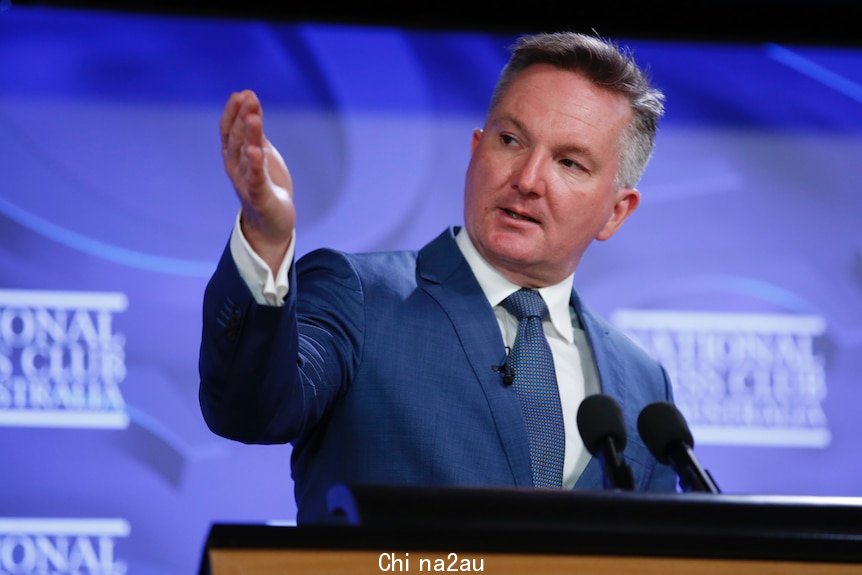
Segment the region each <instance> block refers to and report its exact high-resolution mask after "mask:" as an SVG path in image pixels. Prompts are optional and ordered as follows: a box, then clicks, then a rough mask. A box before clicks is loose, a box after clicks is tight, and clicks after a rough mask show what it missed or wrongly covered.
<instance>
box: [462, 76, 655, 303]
mask: <svg viewBox="0 0 862 575" xmlns="http://www.w3.org/2000/svg"><path fill="white" fill-rule="evenodd" d="M630 117H631V111H630V109H629V106H628V102H627V101H626V99H625V98H624V97H623V96H619V95H615V94H612V93H610V92H608V91H605V90H603V89H601V88H598V87H596V86H594V85H593V84H591V83H590V82H589V81H587V80H585V79H584V78H583V77H581V76H580V75H578V74H575V73H573V72H569V71H564V70H559V69H557V68H555V67H553V66H550V65H547V64H537V65H533V66H531V67H529V68H527V69H525V70H523V71H522V72H521V74H520V75H519V76H518V77H517V78H516V79H515V80H514V81H513V82H512V84H511V85H510V86H509V89H508V90H507V91H506V93H505V94H504V96H503V98H502V99H501V100H500V102H499V103H498V105H497V106H496V107H495V108H494V109H492V110H491V111H490V113H489V116H488V119H487V122H486V124H485V129H484V131H481V130H476V131H475V132H474V134H473V142H472V155H471V157H470V165H469V167H468V168H467V178H466V186H465V196H464V221H465V225H466V228H467V232H468V233H469V234H470V238H471V239H472V240H473V243H474V244H475V245H476V248H477V249H478V250H479V253H480V254H482V256H483V257H484V258H485V259H486V260H487V261H488V262H489V263H490V264H491V265H492V266H494V267H495V268H496V269H497V270H499V271H500V272H501V273H502V274H503V275H504V276H506V277H507V278H508V279H509V280H511V281H513V282H514V283H517V284H519V285H525V286H530V287H542V286H545V285H550V284H553V283H557V282H559V281H562V280H563V279H564V278H565V277H566V276H568V275H569V274H571V273H572V272H573V271H574V270H575V267H576V266H577V264H578V262H579V261H580V259H581V256H582V255H583V253H584V251H585V250H586V249H587V246H588V245H589V244H590V243H591V242H592V240H593V239H599V240H605V239H608V238H610V237H611V236H612V235H613V234H614V232H616V230H617V229H618V228H619V227H620V225H622V222H623V221H624V220H625V219H626V217H628V215H629V214H630V213H631V212H632V211H633V210H634V209H635V208H636V207H637V204H638V201H639V199H640V196H639V194H638V192H637V190H634V189H631V188H622V189H615V187H614V178H615V176H616V172H617V165H618V143H619V140H620V135H621V134H622V132H623V129H624V128H625V126H626V124H627V122H628V121H629V119H630Z"/></svg>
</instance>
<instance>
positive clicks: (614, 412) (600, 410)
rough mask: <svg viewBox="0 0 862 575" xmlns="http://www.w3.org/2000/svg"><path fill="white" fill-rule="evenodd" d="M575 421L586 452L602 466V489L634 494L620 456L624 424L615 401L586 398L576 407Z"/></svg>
mask: <svg viewBox="0 0 862 575" xmlns="http://www.w3.org/2000/svg"><path fill="white" fill-rule="evenodd" d="M577 420H578V431H580V432H581V439H583V440H584V445H585V446H586V448H587V451H589V452H590V453H591V454H592V455H595V456H597V457H598V458H599V460H600V461H601V462H602V470H603V471H604V483H605V487H606V488H609V489H626V490H633V489H634V488H635V481H634V476H633V475H632V470H631V468H630V467H629V466H628V464H627V463H626V462H625V460H624V459H623V456H622V453H623V449H625V447H626V439H627V437H626V424H625V419H624V418H623V411H622V409H620V405H619V404H618V403H617V401H616V400H615V399H614V398H613V397H611V396H609V395H604V394H601V393H599V394H595V395H588V396H587V397H586V398H585V399H584V400H583V401H582V402H581V405H580V407H578V418H577Z"/></svg>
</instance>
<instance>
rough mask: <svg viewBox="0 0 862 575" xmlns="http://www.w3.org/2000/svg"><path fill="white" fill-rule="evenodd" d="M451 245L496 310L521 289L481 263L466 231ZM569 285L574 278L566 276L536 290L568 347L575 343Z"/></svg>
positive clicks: (460, 233) (485, 262)
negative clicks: (465, 261)
mask: <svg viewBox="0 0 862 575" xmlns="http://www.w3.org/2000/svg"><path fill="white" fill-rule="evenodd" d="M455 242H456V243H457V244H458V248H459V249H460V250H461V253H462V254H463V255H464V259H466V260H467V264H468V265H469V266H470V269H471V270H472V271H473V275H474V276H476V280H477V281H478V282H479V286H480V287H481V288H482V291H483V292H484V293H485V297H486V298H488V301H489V302H490V303H491V305H492V306H494V307H496V306H498V305H499V304H500V302H502V301H503V300H504V299H506V298H507V297H509V296H510V295H512V294H513V293H515V292H516V291H518V290H519V289H521V286H519V285H517V284H514V283H512V282H510V281H509V280H507V279H506V278H505V277H503V275H502V274H501V273H500V272H498V271H497V270H496V269H494V268H493V267H492V266H491V264H489V263H488V262H487V261H485V259H484V258H483V257H482V256H481V254H479V251H478V250H477V249H476V246H474V245H473V242H472V241H471V240H470V236H469V234H467V230H466V228H463V227H462V228H461V229H460V230H458V233H457V234H456V236H455ZM573 282H574V274H572V275H570V276H568V277H567V278H566V279H564V280H563V281H561V282H560V283H558V284H554V285H551V286H547V287H543V288H539V290H538V291H539V293H540V294H542V299H544V300H545V304H547V306H548V313H549V315H550V318H551V324H552V325H553V326H554V329H555V330H556V331H557V332H558V333H559V334H560V336H562V337H563V339H565V340H566V341H567V342H569V343H574V341H575V335H574V332H573V328H572V314H571V311H570V310H569V301H570V300H571V297H572V285H573Z"/></svg>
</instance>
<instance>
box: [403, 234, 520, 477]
mask: <svg viewBox="0 0 862 575" xmlns="http://www.w3.org/2000/svg"><path fill="white" fill-rule="evenodd" d="M455 231H456V229H455V228H449V229H448V230H446V231H445V232H444V233H442V234H441V235H440V236H438V237H437V238H436V239H435V240H434V241H432V242H431V243H429V244H428V245H427V246H425V247H424V248H423V249H422V250H421V251H420V252H419V261H418V273H419V276H420V280H421V281H420V285H421V287H422V289H424V290H425V291H426V292H427V293H428V294H429V295H430V296H431V297H432V298H434V299H435V300H436V301H437V302H438V303H439V304H440V307H441V308H442V309H443V311H444V312H445V313H446V314H447V315H448V316H449V320H450V321H451V322H452V325H453V327H454V328H455V332H456V333H457V334H458V338H459V339H460V342H461V346H462V347H463V349H464V352H465V353H466V355H467V358H468V360H469V362H470V365H471V366H472V368H473V372H474V374H475V376H476V379H477V380H478V382H479V385H481V387H482V391H483V392H484V394H485V398H486V399H487V401H488V407H489V408H490V410H491V414H492V416H493V418H494V422H495V424H496V426H497V433H498V434H499V436H500V439H501V442H502V444H503V449H504V451H505V452H506V456H507V458H508V461H509V467H510V469H511V470H512V476H513V478H514V481H515V484H516V485H520V486H530V485H532V483H533V480H532V473H531V471H530V447H529V440H528V438H527V431H526V428H525V426H524V421H523V416H522V414H521V408H520V405H519V403H518V400H517V397H516V396H515V390H514V389H512V388H511V387H507V386H504V385H503V383H502V379H501V376H500V374H499V373H496V372H495V371H494V369H493V366H495V365H499V364H500V363H502V361H503V359H504V354H505V347H504V345H503V338H502V336H501V335H500V329H499V327H498V326H497V319H496V317H495V316H494V311H493V310H492V309H491V306H490V305H489V303H488V300H487V299H486V298H485V294H484V293H483V292H482V289H481V288H480V287H479V283H478V282H477V281H476V278H475V276H474V275H473V272H472V271H471V270H470V266H469V265H468V264H467V261H466V260H465V259H464V257H463V256H462V255H461V251H460V250H459V249H458V245H457V244H456V243H455Z"/></svg>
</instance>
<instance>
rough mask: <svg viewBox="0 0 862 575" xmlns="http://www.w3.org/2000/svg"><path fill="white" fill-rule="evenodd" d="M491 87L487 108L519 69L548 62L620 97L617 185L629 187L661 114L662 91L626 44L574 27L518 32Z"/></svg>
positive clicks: (640, 172)
mask: <svg viewBox="0 0 862 575" xmlns="http://www.w3.org/2000/svg"><path fill="white" fill-rule="evenodd" d="M511 50H512V55H511V57H510V58H509V61H508V62H507V63H506V65H505V67H504V68H503V71H502V72H501V73H500V77H499V78H498V80H497V84H496V86H495V87H494V92H493V94H492V95H491V106H490V107H491V109H493V108H494V107H495V106H496V105H497V104H498V103H499V102H500V99H501V98H502V97H503V94H504V93H505V92H506V90H507V89H508V88H509V86H510V85H511V83H512V82H513V81H514V79H515V78H516V77H517V76H518V74H519V73H520V72H521V71H523V70H524V69H525V68H527V67H529V66H532V65H533V64H540V63H544V64H551V65H553V66H556V67H557V68H559V69H561V70H570V71H572V72H576V73H578V74H581V75H582V76H584V77H585V78H586V79H588V80H589V81H591V82H593V83H594V84H596V85H597V86H601V87H602V88H604V89H606V90H609V91H610V92H612V93H615V94H620V95H622V96H625V98H626V99H627V100H628V102H629V105H630V106H631V110H632V119H631V121H630V122H629V124H628V126H627V127H626V129H625V130H624V131H623V135H622V138H621V140H620V142H619V150H620V157H619V169H618V170H617V175H616V179H615V185H616V187H617V188H633V187H635V185H637V183H638V181H640V178H641V176H642V175H643V172H644V170H645V169H646V166H647V163H648V162H649V160H650V157H651V156H652V153H653V147H654V143H655V135H656V132H657V130H658V121H659V119H660V118H661V117H662V115H663V114H664V94H663V93H662V92H661V91H660V90H658V89H657V88H654V87H653V86H652V85H651V84H650V80H649V78H648V76H647V73H646V71H645V70H643V69H642V68H641V67H640V66H638V64H637V62H636V61H635V59H634V56H633V54H632V53H631V51H630V50H628V49H627V48H623V47H621V46H619V45H618V44H616V43H614V42H612V41H609V40H605V39H602V38H600V37H598V36H589V35H586V34H582V33H577V32H551V33H543V34H533V35H527V36H521V37H520V38H518V39H517V41H516V42H515V44H514V45H513V46H512V48H511Z"/></svg>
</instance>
